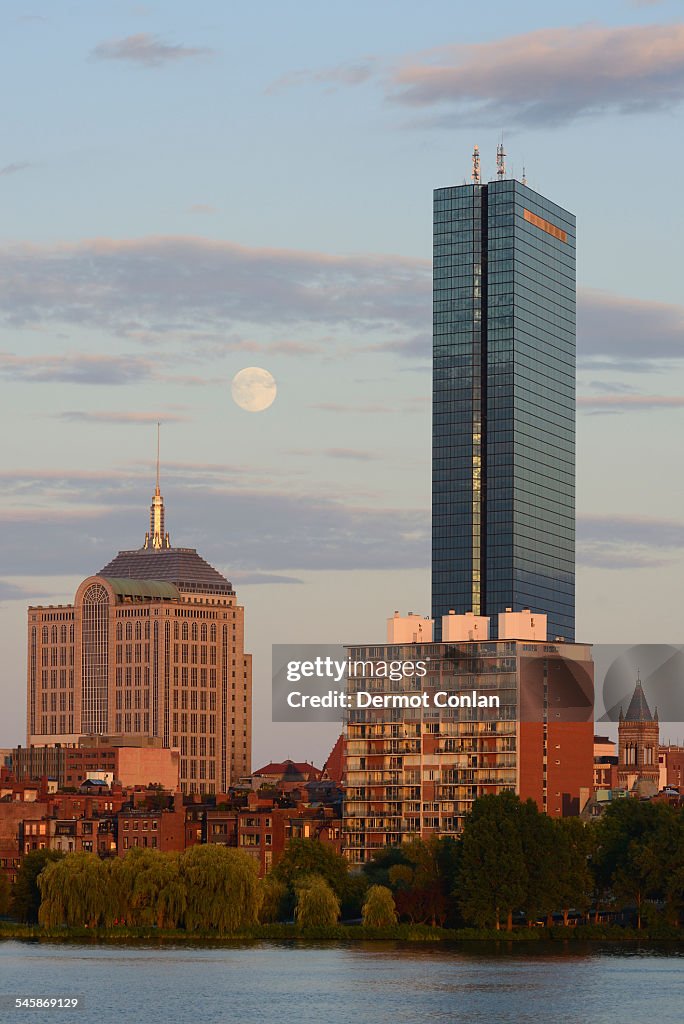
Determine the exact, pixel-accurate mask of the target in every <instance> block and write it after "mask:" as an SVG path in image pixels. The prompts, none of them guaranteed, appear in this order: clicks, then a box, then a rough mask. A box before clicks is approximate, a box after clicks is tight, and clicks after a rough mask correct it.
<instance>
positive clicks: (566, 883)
mask: <svg viewBox="0 0 684 1024" xmlns="http://www.w3.org/2000/svg"><path fill="white" fill-rule="evenodd" d="M552 824H553V831H554V833H555V836H556V844H555V851H554V852H552V853H551V856H552V857H553V861H552V863H554V864H555V867H556V872H557V887H556V898H557V905H558V907H559V909H561V910H562V911H563V924H564V925H566V926H567V923H568V915H569V911H570V909H571V908H573V907H574V908H576V909H577V910H581V911H586V910H587V909H588V907H589V904H590V902H591V893H592V882H593V879H592V874H591V870H590V867H589V856H590V854H591V849H592V843H591V840H592V834H591V831H590V829H589V828H588V827H587V826H586V825H585V824H584V822H583V821H580V819H579V818H559V819H557V820H555V821H553V823H552Z"/></svg>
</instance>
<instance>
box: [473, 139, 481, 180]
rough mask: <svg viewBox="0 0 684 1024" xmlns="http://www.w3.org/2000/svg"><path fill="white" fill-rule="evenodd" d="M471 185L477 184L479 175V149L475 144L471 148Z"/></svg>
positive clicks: (479, 178)
mask: <svg viewBox="0 0 684 1024" xmlns="http://www.w3.org/2000/svg"><path fill="white" fill-rule="evenodd" d="M471 178H472V182H473V185H479V184H480V182H481V180H482V179H481V177H480V150H479V148H478V147H477V146H475V148H474V149H473V173H472V174H471Z"/></svg>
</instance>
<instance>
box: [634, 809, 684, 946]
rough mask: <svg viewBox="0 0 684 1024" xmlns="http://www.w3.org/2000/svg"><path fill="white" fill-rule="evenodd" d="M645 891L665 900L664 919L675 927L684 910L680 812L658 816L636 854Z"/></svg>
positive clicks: (683, 829) (682, 818)
mask: <svg viewBox="0 0 684 1024" xmlns="http://www.w3.org/2000/svg"><path fill="white" fill-rule="evenodd" d="M638 860H639V870H640V871H641V872H643V874H644V877H645V880H646V883H647V885H648V886H649V889H650V890H651V891H652V892H653V893H654V894H655V895H656V896H658V898H660V899H662V900H664V901H665V918H666V920H667V922H668V924H670V925H674V926H675V927H677V926H678V925H679V921H680V917H681V914H682V911H683V910H684V810H680V811H679V812H678V813H676V812H675V813H672V814H666V815H662V816H661V817H660V818H659V820H658V822H657V826H656V828H655V830H654V832H653V833H652V835H651V836H650V837H648V838H644V841H643V843H642V846H641V850H640V852H639V854H638Z"/></svg>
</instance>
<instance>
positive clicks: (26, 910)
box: [10, 850, 64, 924]
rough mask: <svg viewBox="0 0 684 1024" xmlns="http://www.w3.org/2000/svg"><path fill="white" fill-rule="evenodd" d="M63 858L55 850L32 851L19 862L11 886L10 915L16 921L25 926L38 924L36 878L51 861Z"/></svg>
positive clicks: (38, 903) (38, 898) (38, 900)
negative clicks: (21, 922)
mask: <svg viewBox="0 0 684 1024" xmlns="http://www.w3.org/2000/svg"><path fill="white" fill-rule="evenodd" d="M63 856H64V854H63V853H59V852H58V851H57V850H32V851H31V852H30V853H27V854H26V856H25V857H24V858H23V860H22V862H21V867H20V868H19V870H18V872H17V877H16V879H15V882H14V885H13V886H12V905H11V908H10V909H11V914H12V917H14V918H16V920H17V921H23V922H24V923H25V924H37V923H38V910H39V909H40V889H39V888H38V876H39V875H40V873H41V871H42V870H43V868H44V867H45V865H46V864H49V863H50V862H51V861H54V860H60V859H61V858H62V857H63Z"/></svg>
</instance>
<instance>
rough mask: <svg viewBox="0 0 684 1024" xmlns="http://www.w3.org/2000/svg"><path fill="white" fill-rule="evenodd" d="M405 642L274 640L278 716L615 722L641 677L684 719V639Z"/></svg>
mask: <svg viewBox="0 0 684 1024" xmlns="http://www.w3.org/2000/svg"><path fill="white" fill-rule="evenodd" d="M355 650H357V651H358V648H357V649H355ZM396 650H397V648H396V647H395V648H393V650H392V653H395V652H396ZM405 650H406V657H403V658H402V657H396V658H391V659H389V658H385V657H363V658H361V657H351V655H350V652H349V650H348V649H347V648H344V647H342V646H341V645H333V644H329V645H325V644H303V645H298V644H279V645H274V647H273V721H274V722H339V721H344V720H345V719H347V718H349V717H350V716H352V717H354V718H355V719H357V720H359V713H363V712H368V713H370V714H373V712H378V711H387V712H390V713H391V716H392V718H393V719H396V718H397V717H399V718H402V717H407V718H411V719H415V718H416V717H423V716H424V717H426V718H430V717H432V718H435V717H437V718H439V717H453V718H465V719H473V718H475V719H477V720H479V721H498V720H511V719H515V720H519V721H528V722H543V721H551V720H560V721H566V722H590V721H597V722H606V723H608V722H617V721H618V720H619V717H620V712H621V711H622V712H623V713H624V714H626V713H627V711H628V708H629V704H630V700H631V698H632V695H633V693H634V688H635V685H636V681H637V679H639V680H640V681H641V683H642V687H643V690H644V694H645V696H646V700H647V702H648V705H649V710H650V713H652V714H655V711H656V709H657V711H658V715H659V718H660V721H661V722H663V723H665V722H669V723H681V722H684V645H682V646H672V645H662V644H643V645H626V644H623V645H618V644H597V645H595V646H593V647H591V646H590V645H580V644H577V645H568V644H563V643H558V644H552V643H545V644H542V643H534V644H529V643H526V642H525V641H520V642H519V643H518V644H517V645H516V646H515V648H512V646H511V644H510V643H508V642H507V643H505V644H504V643H503V642H501V643H496V642H494V641H491V642H487V643H485V642H482V643H479V644H477V645H476V646H473V645H469V644H453V645H450V644H434V645H429V644H423V645H418V646H412V645H407V646H406V648H405ZM363 651H364V653H366V654H370V653H371V652H372V653H376V652H381V653H382V654H387V650H386V648H383V647H375V648H373V647H366V648H364V649H363ZM409 654H411V655H413V656H411V657H409ZM683 731H684V727H683ZM673 735H674V734H673ZM677 735H679V734H677Z"/></svg>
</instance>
